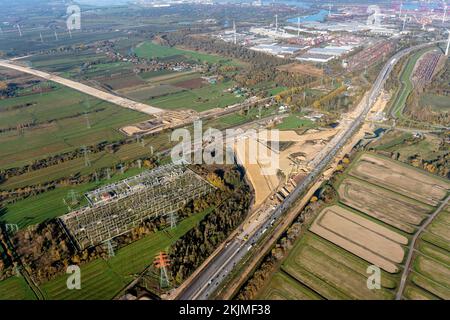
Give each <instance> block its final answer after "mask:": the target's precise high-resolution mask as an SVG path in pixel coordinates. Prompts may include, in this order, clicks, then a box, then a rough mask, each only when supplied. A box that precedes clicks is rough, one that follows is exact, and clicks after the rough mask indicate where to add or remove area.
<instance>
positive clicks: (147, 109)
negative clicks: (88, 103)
mask: <svg viewBox="0 0 450 320" xmlns="http://www.w3.org/2000/svg"><path fill="white" fill-rule="evenodd" d="M0 67H4V68H8V69H13V70H16V71H20V72H24V73H28V74H31V75H34V76H36V77H39V78H43V79H46V80H49V81H53V82H56V83H59V84H62V85H63V86H66V87H69V88H72V89H74V90H77V91H80V92H82V93H85V94H88V95H90V96H93V97H95V98H98V99H100V100H104V101H107V102H110V103H113V104H115V105H118V106H119V107H123V108H128V109H132V110H136V111H139V112H143V113H147V114H158V113H161V112H164V110H162V109H158V108H155V107H152V106H149V105H146V104H144V103H140V102H136V101H133V100H130V99H127V98H122V97H119V96H116V95H113V94H111V93H108V92H104V91H102V90H99V89H96V88H92V87H89V86H87V85H85V84H83V83H80V82H75V81H72V80H69V79H65V78H62V77H59V76H56V75H53V74H51V73H48V72H43V71H39V70H35V69H32V68H29V67H23V66H19V65H16V64H13V63H11V62H10V61H7V60H0Z"/></svg>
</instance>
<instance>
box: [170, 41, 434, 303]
mask: <svg viewBox="0 0 450 320" xmlns="http://www.w3.org/2000/svg"><path fill="white" fill-rule="evenodd" d="M429 45H431V44H430V43H427V44H422V45H418V46H415V47H411V48H407V49H404V50H402V51H400V52H398V53H396V54H395V55H394V56H393V57H391V58H390V59H389V61H388V62H387V63H386V64H385V66H384V67H383V69H382V70H381V72H380V73H379V75H378V78H377V79H376V81H375V83H374V84H373V86H372V89H371V90H370V93H369V95H368V98H367V103H366V106H365V107H364V108H363V110H362V112H361V113H360V114H359V116H357V117H356V118H355V119H354V120H353V122H352V123H351V124H350V125H349V126H348V128H346V129H345V131H344V132H343V134H342V135H341V136H340V140H339V141H336V144H335V145H334V146H332V148H330V151H329V152H328V153H327V154H326V155H324V157H323V158H322V159H320V161H318V163H317V166H316V167H315V168H314V169H313V170H312V171H311V172H310V174H309V175H308V176H307V177H306V179H305V180H304V181H303V182H302V183H301V184H299V185H297V187H296V188H295V189H294V190H293V192H292V193H291V194H289V196H288V197H287V198H286V199H285V201H284V202H283V203H282V204H281V205H279V206H278V207H277V208H276V209H275V210H274V211H273V212H272V213H271V214H270V215H268V217H267V218H266V219H265V220H264V221H261V224H260V226H259V228H257V229H256V231H255V232H254V233H253V235H252V236H250V237H249V238H248V239H247V240H240V239H233V240H232V241H231V242H230V243H229V244H228V245H227V246H226V247H224V248H223V249H221V250H220V251H219V252H216V254H215V256H214V257H213V258H212V260H211V261H210V262H209V263H208V264H206V265H204V266H201V268H203V269H202V270H201V271H200V272H198V273H197V274H196V275H195V276H194V277H193V278H192V279H188V280H187V281H190V284H189V285H188V286H186V289H184V290H183V291H182V292H181V293H179V295H178V296H177V297H176V299H179V300H205V299H208V298H209V297H210V296H211V294H212V293H213V292H214V291H215V290H216V289H217V288H218V287H219V286H220V284H221V283H222V281H223V280H224V279H225V278H226V277H227V276H228V275H229V273H230V272H231V270H232V269H233V268H234V266H235V265H236V264H237V263H238V262H239V261H241V260H242V259H243V258H244V257H245V256H246V255H247V253H248V252H250V250H251V249H252V247H253V245H254V244H255V243H256V242H257V241H258V240H260V239H261V237H262V236H263V234H264V233H265V232H266V231H267V230H268V229H269V228H270V227H271V226H272V225H273V224H274V223H275V221H277V220H278V219H280V218H281V217H282V216H283V214H284V213H285V212H286V211H287V210H288V209H289V208H290V207H291V205H292V204H294V202H295V201H296V200H297V199H298V198H299V197H300V196H301V195H302V194H303V192H305V191H306V190H307V189H308V187H309V185H310V184H311V183H312V182H314V181H315V180H316V179H317V178H318V177H319V176H320V174H321V172H322V171H323V170H324V169H325V168H326V167H327V166H328V164H329V163H330V162H331V161H332V160H333V159H334V157H335V156H336V154H337V153H338V152H339V150H340V149H341V147H342V146H343V145H345V143H346V142H347V141H348V140H349V139H350V138H351V137H352V136H353V134H354V133H355V131H356V130H357V129H358V127H359V126H360V125H361V124H362V123H363V122H364V120H365V118H366V117H367V114H368V113H369V111H370V109H371V108H372V106H373V104H374V103H375V101H376V99H377V97H378V96H379V94H380V92H381V90H382V88H383V86H384V83H385V81H386V79H387V78H388V77H389V75H390V73H391V71H392V69H393V67H394V66H395V64H396V63H397V62H398V60H399V59H400V58H401V57H403V56H404V55H406V54H409V53H410V52H412V51H414V50H417V49H420V48H423V47H425V46H429Z"/></svg>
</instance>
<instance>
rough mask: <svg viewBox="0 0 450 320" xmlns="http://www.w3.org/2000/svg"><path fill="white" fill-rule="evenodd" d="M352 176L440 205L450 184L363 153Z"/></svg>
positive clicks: (405, 166) (385, 159)
mask: <svg viewBox="0 0 450 320" xmlns="http://www.w3.org/2000/svg"><path fill="white" fill-rule="evenodd" d="M350 175H351V176H353V177H356V178H359V179H362V180H365V181H367V182H369V183H372V184H375V185H378V186H381V187H384V188H388V189H390V190H391V191H394V192H397V193H400V194H402V195H404V196H407V197H410V198H413V199H416V200H418V201H420V202H423V203H426V204H428V205H432V206H436V205H437V204H438V203H439V201H440V200H442V199H444V198H445V196H446V195H447V192H448V188H449V183H448V182H447V181H445V180H444V179H440V178H438V177H435V176H433V175H431V174H427V173H426V172H423V171H420V170H412V169H411V167H409V166H407V165H404V164H402V163H400V162H396V161H393V160H391V159H388V158H384V157H380V156H374V155H367V154H365V155H363V156H362V157H361V158H360V159H359V161H358V163H357V164H356V165H355V166H353V167H352V170H351V172H350Z"/></svg>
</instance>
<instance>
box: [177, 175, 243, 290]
mask: <svg viewBox="0 0 450 320" xmlns="http://www.w3.org/2000/svg"><path fill="white" fill-rule="evenodd" d="M215 175H216V177H215V178H214V180H215V181H216V184H217V183H219V186H220V187H221V188H222V190H224V191H225V195H226V196H227V197H228V198H227V199H225V200H224V201H223V202H222V203H221V204H220V205H218V206H217V207H216V208H215V209H214V211H213V212H211V213H210V214H208V215H207V216H206V217H205V218H204V219H203V220H202V221H201V222H200V223H199V224H198V225H197V226H196V227H195V228H194V229H192V230H190V231H189V232H188V233H186V234H185V235H184V236H183V237H182V238H180V239H179V240H178V241H177V242H176V243H175V244H174V245H173V246H172V247H171V248H170V250H169V255H170V260H171V266H170V274H171V277H172V279H174V280H175V282H176V283H177V284H180V283H182V282H183V281H184V280H185V279H186V278H187V277H189V275H191V274H192V273H193V272H194V271H195V269H197V268H198V267H199V266H200V264H201V263H202V262H203V261H204V260H205V259H206V258H207V257H209V256H210V255H211V254H212V252H213V251H214V250H215V249H216V248H217V247H218V246H219V245H220V244H221V243H222V242H223V241H225V239H226V238H227V237H228V236H229V235H230V233H231V232H232V231H233V230H235V229H236V227H237V226H239V225H240V224H241V223H242V222H243V220H244V219H245V217H246V215H247V213H248V210H249V208H250V204H251V198H252V196H251V192H250V187H249V186H248V185H247V184H246V183H245V181H244V180H242V176H241V174H240V172H239V171H237V170H236V169H233V170H229V169H227V170H226V171H224V172H219V171H218V172H216V173H215ZM218 179H220V182H218V181H219V180H218Z"/></svg>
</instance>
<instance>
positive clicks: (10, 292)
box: [0, 276, 36, 300]
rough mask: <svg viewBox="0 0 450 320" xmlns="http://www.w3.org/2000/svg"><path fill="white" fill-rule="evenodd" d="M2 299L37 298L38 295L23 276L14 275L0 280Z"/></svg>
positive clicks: (0, 295)
mask: <svg viewBox="0 0 450 320" xmlns="http://www.w3.org/2000/svg"><path fill="white" fill-rule="evenodd" d="M0 297H1V299H2V300H36V296H35V294H34V292H33V291H32V290H31V288H30V287H29V286H28V284H27V283H26V281H25V279H24V278H23V277H17V276H13V277H10V278H7V279H5V280H3V281H0Z"/></svg>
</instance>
